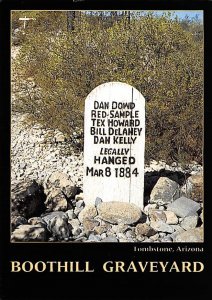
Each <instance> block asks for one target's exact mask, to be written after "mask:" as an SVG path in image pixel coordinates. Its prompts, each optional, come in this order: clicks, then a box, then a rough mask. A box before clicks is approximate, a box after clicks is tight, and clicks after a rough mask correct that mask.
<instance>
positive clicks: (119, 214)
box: [97, 201, 142, 225]
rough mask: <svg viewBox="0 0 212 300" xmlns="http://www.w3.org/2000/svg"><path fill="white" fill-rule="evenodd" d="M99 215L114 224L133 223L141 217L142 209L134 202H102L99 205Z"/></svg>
mask: <svg viewBox="0 0 212 300" xmlns="http://www.w3.org/2000/svg"><path fill="white" fill-rule="evenodd" d="M97 210H98V213H99V217H100V218H101V219H102V220H104V221H107V222H109V223H112V224H119V223H123V224H128V225H130V224H133V223H136V222H137V221H138V220H139V219H140V218H141V214H142V213H141V210H140V208H139V207H137V206H136V205H134V204H131V203H125V202H115V201H112V202H102V203H101V204H99V205H98V207H97Z"/></svg>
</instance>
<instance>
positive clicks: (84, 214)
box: [78, 205, 97, 223]
mask: <svg viewBox="0 0 212 300" xmlns="http://www.w3.org/2000/svg"><path fill="white" fill-rule="evenodd" d="M96 215H97V210H96V207H95V205H87V206H85V208H83V210H81V212H80V213H79V215H78V219H79V220H80V222H81V223H83V221H84V219H93V218H94V217H96Z"/></svg>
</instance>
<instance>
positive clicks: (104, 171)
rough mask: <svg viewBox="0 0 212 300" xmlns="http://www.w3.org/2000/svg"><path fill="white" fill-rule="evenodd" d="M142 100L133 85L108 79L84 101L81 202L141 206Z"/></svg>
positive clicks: (143, 137)
mask: <svg viewBox="0 0 212 300" xmlns="http://www.w3.org/2000/svg"><path fill="white" fill-rule="evenodd" d="M144 144H145V99H144V97H143V96H142V95H141V93H140V92H139V91H138V90H137V89H135V88H134V87H132V86H130V85H128V84H126V83H121V82H108V83H105V84H101V85H99V86H98V87H96V88H95V89H94V90H93V91H92V92H91V93H90V94H89V95H88V96H87V98H86V100H85V121H84V187H83V190H84V201H85V204H94V203H95V200H96V198H97V197H99V198H101V199H102V200H103V202H108V201H120V202H128V203H133V204H136V205H137V206H139V207H140V208H143V190H144Z"/></svg>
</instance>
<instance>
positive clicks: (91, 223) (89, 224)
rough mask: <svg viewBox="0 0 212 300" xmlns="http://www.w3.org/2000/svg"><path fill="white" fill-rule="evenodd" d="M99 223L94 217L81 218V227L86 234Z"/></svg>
mask: <svg viewBox="0 0 212 300" xmlns="http://www.w3.org/2000/svg"><path fill="white" fill-rule="evenodd" d="M98 225H99V222H98V221H96V220H94V219H87V218H86V219H83V228H84V231H85V233H86V234H88V233H90V232H92V231H94V228H95V227H96V226H98Z"/></svg>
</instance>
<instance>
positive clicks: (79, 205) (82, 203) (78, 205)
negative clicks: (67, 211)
mask: <svg viewBox="0 0 212 300" xmlns="http://www.w3.org/2000/svg"><path fill="white" fill-rule="evenodd" d="M75 199H76V197H75ZM76 207H77V208H80V207H84V201H83V200H78V201H77V202H76Z"/></svg>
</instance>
